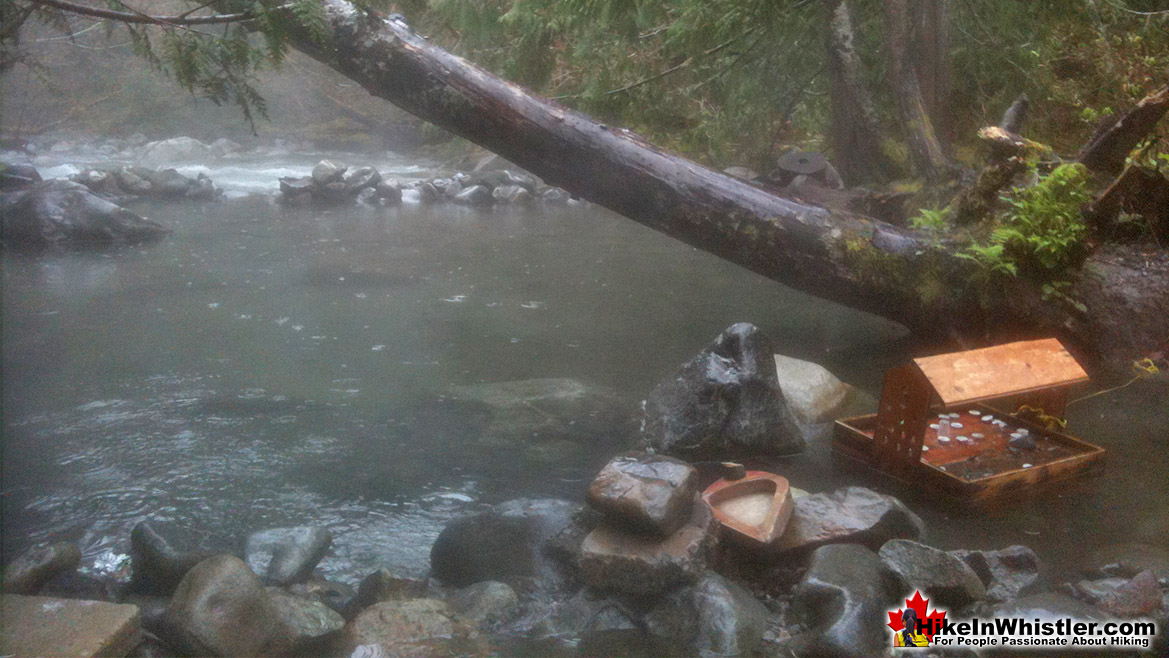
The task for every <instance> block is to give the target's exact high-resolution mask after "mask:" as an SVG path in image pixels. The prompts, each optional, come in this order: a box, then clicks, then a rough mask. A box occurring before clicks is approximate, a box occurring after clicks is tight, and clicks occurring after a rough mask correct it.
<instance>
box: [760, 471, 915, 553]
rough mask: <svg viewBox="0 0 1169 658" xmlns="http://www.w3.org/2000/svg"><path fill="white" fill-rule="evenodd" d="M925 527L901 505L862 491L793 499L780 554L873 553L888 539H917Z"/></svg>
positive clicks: (779, 543) (777, 547)
mask: <svg viewBox="0 0 1169 658" xmlns="http://www.w3.org/2000/svg"><path fill="white" fill-rule="evenodd" d="M924 532H925V524H924V523H923V522H922V520H921V519H920V518H919V517H918V516H917V515H916V514H914V513H913V512H911V511H910V510H909V508H908V507H906V506H905V505H904V504H903V503H902V502H901V501H899V500H897V499H896V498H894V497H892V496H886V495H884V494H879V493H877V492H875V491H873V490H871V489H865V488H864V487H846V488H844V489H838V490H836V491H834V492H832V493H818V494H812V495H810V496H801V497H799V498H796V508H795V511H794V512H793V513H792V517H791V520H790V521H788V525H787V530H785V531H784V533H783V535H782V536H780V538H779V539H778V540H777V541H776V545H775V550H776V551H777V552H780V553H786V552H804V551H811V550H813V549H815V548H818V547H820V546H824V545H825V544H863V545H865V546H868V547H869V548H871V549H873V550H877V549H879V548H880V547H881V545H883V544H884V543H885V542H887V541H889V540H890V539H896V538H901V539H918V538H919V537H921V535H922V534H923V533H924Z"/></svg>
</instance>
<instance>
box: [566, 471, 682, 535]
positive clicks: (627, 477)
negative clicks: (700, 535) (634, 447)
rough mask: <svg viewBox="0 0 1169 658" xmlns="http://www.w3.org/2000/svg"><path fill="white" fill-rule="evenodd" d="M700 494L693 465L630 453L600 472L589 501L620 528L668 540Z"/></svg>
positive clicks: (590, 487) (591, 489)
mask: <svg viewBox="0 0 1169 658" xmlns="http://www.w3.org/2000/svg"><path fill="white" fill-rule="evenodd" d="M697 494H698V472H697V471H696V470H695V469H694V467H693V466H691V465H690V464H687V463H686V462H684V461H681V460H678V459H673V458H671V457H663V456H658V455H647V454H645V453H629V454H626V455H621V456H618V457H615V458H613V459H612V460H611V461H610V462H609V463H608V464H606V465H605V467H604V468H602V469H601V472H600V473H598V474H597V477H596V478H595V479H594V480H593V483H592V485H590V486H589V491H588V501H589V503H591V504H592V505H593V506H594V507H596V508H597V509H598V510H600V511H602V512H604V513H605V514H607V515H608V517H609V519H610V521H611V522H613V523H615V524H617V525H622V524H623V525H627V526H629V527H630V528H631V529H633V530H642V531H646V532H649V533H651V534H655V535H658V536H660V537H666V536H669V535H670V534H672V533H673V532H674V531H675V530H677V529H678V528H680V527H681V526H682V524H683V523H684V522H685V521H686V519H687V518H689V516H690V508H691V507H692V506H693V505H694V501H695V498H696V496H697Z"/></svg>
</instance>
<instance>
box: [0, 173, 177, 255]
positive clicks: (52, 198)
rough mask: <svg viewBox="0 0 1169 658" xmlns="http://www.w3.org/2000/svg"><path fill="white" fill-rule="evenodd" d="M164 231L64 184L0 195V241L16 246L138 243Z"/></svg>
mask: <svg viewBox="0 0 1169 658" xmlns="http://www.w3.org/2000/svg"><path fill="white" fill-rule="evenodd" d="M169 232H170V231H169V230H168V229H167V228H166V227H164V226H163V225H161V224H159V223H157V222H152V221H150V220H149V219H144V218H142V217H139V216H138V215H136V214H134V213H132V212H130V211H129V210H126V209H125V208H122V207H120V206H117V205H115V204H113V203H110V202H109V201H106V200H105V199H102V198H99V197H97V196H95V195H94V194H93V193H92V192H90V191H89V190H88V189H86V187H85V186H84V185H80V184H78V183H73V182H70V181H66V180H51V181H47V182H44V183H40V184H38V185H36V186H33V187H31V188H29V189H27V190H22V191H19V192H9V193H7V194H0V238H2V239H3V240H4V242H5V243H7V244H9V245H10V246H13V247H17V248H29V249H44V248H46V247H51V246H56V245H76V246H104V245H113V244H139V243H143V242H153V241H157V240H161V239H162V238H163V237H165V236H166V234H167V233H169Z"/></svg>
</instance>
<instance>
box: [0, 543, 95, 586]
mask: <svg viewBox="0 0 1169 658" xmlns="http://www.w3.org/2000/svg"><path fill="white" fill-rule="evenodd" d="M80 564H81V549H80V548H78V546H77V544H76V543H75V542H71V541H63V542H58V543H56V544H48V545H44V544H42V545H39V546H33V547H32V548H30V549H28V550H26V551H25V552H23V553H21V554H20V555H18V556H17V557H16V559H14V560H12V561H11V562H9V563H8V566H7V567H5V568H4V585H3V589H4V591H5V592H7V593H9V594H36V593H37V592H38V591H40V589H41V587H42V586H43V585H44V584H45V583H46V582H48V581H49V579H50V578H52V577H53V576H55V575H57V574H59V573H62V572H66V571H74V570H76V569H77V567H78V566H79V565H80Z"/></svg>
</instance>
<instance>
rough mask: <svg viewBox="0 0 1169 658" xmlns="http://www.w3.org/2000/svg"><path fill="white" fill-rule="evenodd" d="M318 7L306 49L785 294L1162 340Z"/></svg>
mask: <svg viewBox="0 0 1169 658" xmlns="http://www.w3.org/2000/svg"><path fill="white" fill-rule="evenodd" d="M322 4H324V6H325V8H326V10H327V14H328V17H329V27H330V30H329V31H330V35H331V38H330V40H329V42H328V44H327V45H321V44H319V43H317V42H316V41H314V40H313V39H312V38H311V36H310V35H309V34H308V33H307V32H306V31H304V30H301V29H299V28H295V27H294V28H292V29H293V38H294V42H295V44H296V45H297V47H298V48H299V49H301V50H303V51H304V52H306V53H307V54H309V55H310V56H312V57H315V58H317V59H319V60H321V61H322V62H324V63H326V64H328V65H329V66H331V67H333V68H335V69H336V70H338V71H339V72H341V73H342V74H344V75H346V76H347V77H349V78H351V79H353V80H354V81H356V82H358V83H360V84H361V85H362V86H363V87H365V89H366V90H368V91H369V92H370V93H371V94H373V95H375V96H378V97H381V98H384V99H386V100H389V101H390V102H392V103H394V104H396V105H398V106H399V107H401V108H403V109H405V110H407V111H408V112H411V113H412V114H414V115H416V116H418V117H420V118H422V119H425V120H426V121H429V122H431V123H434V124H436V125H438V126H440V127H442V128H445V129H447V130H449V131H450V132H453V133H455V134H458V135H461V136H463V137H465V138H467V139H469V140H471V141H474V142H476V143H478V144H479V145H481V146H483V147H485V148H487V149H489V150H491V151H493V152H495V153H498V154H499V155H501V156H503V157H504V158H507V159H508V160H510V161H512V162H515V163H516V164H517V165H519V166H521V167H524V168H525V169H528V170H529V171H531V172H533V173H535V174H537V175H539V176H540V177H542V178H544V179H545V180H546V181H547V182H549V183H551V184H554V185H559V186H561V187H563V188H565V189H566V190H568V191H569V192H571V193H573V194H575V195H577V196H580V197H583V198H585V199H588V200H590V201H593V202H595V203H597V204H600V205H602V206H604V207H606V208H609V209H611V210H613V211H615V212H618V213H620V214H622V215H624V216H626V217H628V218H630V219H632V220H634V221H637V222H639V223H641V224H644V225H645V226H648V227H650V228H653V229H655V230H658V231H661V232H662V233H665V234H666V235H669V236H671V237H674V238H676V239H678V240H681V241H683V242H685V243H687V244H690V245H692V246H694V247H697V248H699V249H702V250H704V251H708V252H710V253H713V254H715V255H718V256H720V257H722V258H725V259H727V260H729V261H731V262H734V263H737V264H739V265H741V266H743V267H746V268H747V269H750V270H752V271H754V272H757V273H759V274H762V275H763V276H766V277H769V278H771V279H774V280H776V281H778V282H780V283H783V284H785V285H788V286H791V287H793V288H796V289H799V290H803V291H806V292H808V293H811V294H813V295H817V296H820V297H823V298H826V299H830V300H833V301H836V302H839V303H841V304H844V305H846V306H851V307H853V308H858V309H863V310H866V311H870V312H873V313H876V314H878V315H881V316H884V317H887V318H891V319H893V320H896V321H899V322H901V323H903V324H905V325H906V326H908V327H909V328H910V329H911V330H913V331H915V332H916V333H917V334H918V335H919V336H923V337H927V338H933V339H935V340H941V341H945V340H947V339H950V338H952V336H954V335H960V336H963V337H965V338H967V339H971V340H973V341H975V342H985V341H987V340H1003V339H1007V338H1011V339H1018V338H1019V337H1021V336H1038V335H1051V334H1053V333H1055V334H1058V335H1061V336H1063V337H1065V338H1067V339H1070V340H1071V341H1072V342H1073V344H1074V345H1075V346H1077V347H1078V348H1080V352H1081V353H1082V354H1085V355H1087V356H1101V355H1104V356H1105V357H1116V356H1117V355H1120V356H1121V358H1122V359H1123V358H1128V357H1129V356H1131V355H1132V354H1134V353H1135V354H1142V353H1147V351H1149V350H1150V348H1149V347H1148V346H1149V345H1151V344H1154V343H1155V342H1156V340H1162V339H1163V337H1160V336H1155V337H1150V336H1149V335H1148V334H1147V332H1145V333H1139V334H1137V333H1136V332H1130V334H1129V335H1126V336H1125V337H1124V338H1125V339H1124V340H1114V339H1113V337H1112V336H1107V335H1102V334H1100V333H1099V332H1098V331H1096V330H1095V329H1096V328H1099V327H1103V326H1111V325H1107V324H1106V323H1101V322H1095V321H1094V320H1095V319H1096V318H1093V316H1092V307H1093V306H1094V305H1099V306H1100V308H1101V309H1102V311H1101V312H1109V311H1115V310H1116V306H1117V304H1118V303H1128V302H1126V299H1127V298H1125V297H1124V294H1123V293H1124V291H1123V290H1115V291H1113V290H1112V289H1111V288H1109V287H1108V286H1103V285H1096V286H1095V287H1093V286H1091V285H1089V286H1085V287H1084V291H1085V295H1095V296H1096V297H1100V298H1101V299H1102V301H1100V302H1099V304H1097V300H1096V299H1094V298H1089V297H1085V298H1084V299H1083V303H1084V304H1086V305H1088V306H1089V307H1090V310H1089V313H1088V314H1085V315H1081V314H1079V313H1078V312H1076V311H1075V310H1074V309H1071V308H1065V307H1062V306H1059V305H1054V304H1049V303H1047V302H1045V301H1043V300H1042V297H1041V293H1040V291H1039V286H1038V285H1037V284H1035V283H1034V282H1030V281H1028V280H1025V279H1022V278H1018V279H1009V280H1003V281H999V282H996V283H995V284H994V285H993V286H979V285H972V282H975V281H978V280H980V278H981V279H986V276H985V272H984V271H983V270H981V269H980V267H979V266H978V265H977V264H975V263H973V262H971V261H969V260H965V259H962V258H958V257H956V254H955V251H958V250H960V248H961V245H951V244H945V243H943V244H938V243H936V242H935V241H934V240H933V239H932V238H925V237H921V236H919V235H917V234H916V233H914V232H912V231H908V230H905V229H902V228H898V227H895V226H891V225H889V224H885V223H882V222H878V221H874V220H871V219H869V218H866V217H862V216H859V215H854V214H851V213H847V212H843V211H829V210H826V209H825V208H822V207H817V206H813V205H808V204H806V203H802V202H800V201H797V200H794V199H791V198H784V197H781V196H776V195H773V194H771V193H769V192H766V191H764V190H762V189H759V188H756V187H753V186H751V185H749V184H747V183H746V182H743V181H740V180H737V179H734V178H732V177H730V176H727V175H724V174H721V173H718V172H715V171H712V170H710V169H706V168H705V167H702V166H700V165H698V164H696V163H693V162H690V161H688V160H686V159H684V158H681V157H678V156H675V155H671V154H668V153H665V152H662V151H661V150H659V149H657V148H655V147H654V146H653V145H651V144H649V143H647V142H646V141H644V140H643V139H642V138H640V137H639V136H637V135H635V134H633V133H631V132H629V131H627V130H622V129H618V128H613V127H609V126H605V125H602V124H597V123H595V122H593V121H591V120H590V119H589V118H588V117H586V116H584V115H583V114H580V113H578V112H574V111H572V110H570V109H568V108H565V107H563V106H561V105H559V104H556V103H554V102H552V101H549V100H546V99H542V98H539V97H537V96H534V95H532V94H530V93H528V92H527V91H525V90H524V89H522V88H521V87H519V86H518V85H515V84H512V83H509V82H507V81H504V80H501V79H499V78H497V77H495V76H494V75H492V74H490V73H488V72H486V71H484V70H483V69H480V68H478V67H476V66H474V65H472V64H470V63H468V62H466V61H465V60H463V59H461V58H459V57H456V56H454V55H452V54H450V53H448V52H446V51H444V50H442V49H441V48H438V47H436V46H434V45H432V44H431V43H429V42H428V41H427V40H426V39H425V38H423V37H421V36H419V35H417V34H415V33H414V32H413V31H411V30H410V28H409V27H408V26H407V25H406V23H405V22H404V21H403V20H401V19H400V18H399V17H396V16H395V17H391V18H384V17H382V16H379V15H377V14H375V13H372V12H367V11H362V10H359V9H357V8H355V7H354V6H353V5H351V4H350V3H348V2H345V1H344V0H322ZM1166 269H1167V270H1169V268H1166ZM1164 288H1165V289H1163V290H1162V289H1157V293H1158V294H1160V297H1159V298H1156V299H1153V300H1151V301H1150V300H1148V299H1142V300H1140V302H1141V304H1142V306H1141V308H1148V309H1164V311H1165V313H1166V314H1167V315H1169V286H1165V287H1164ZM1078 289H1079V288H1073V290H1072V292H1071V294H1076V291H1077V290H1078ZM1116 299H1119V300H1120V302H1117V301H1116ZM1134 334H1135V335H1134ZM1105 352H1107V354H1105Z"/></svg>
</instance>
